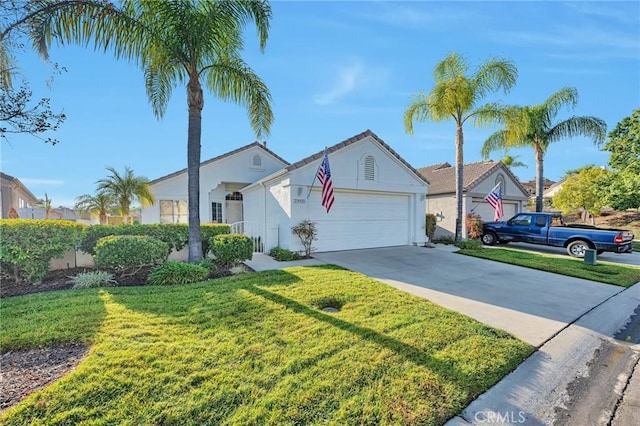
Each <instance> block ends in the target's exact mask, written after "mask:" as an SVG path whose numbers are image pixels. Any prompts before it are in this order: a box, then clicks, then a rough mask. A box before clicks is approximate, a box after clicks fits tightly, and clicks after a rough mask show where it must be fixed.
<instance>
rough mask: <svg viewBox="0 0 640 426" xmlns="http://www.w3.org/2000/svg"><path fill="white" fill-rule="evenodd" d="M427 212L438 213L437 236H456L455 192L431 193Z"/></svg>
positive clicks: (428, 198)
mask: <svg viewBox="0 0 640 426" xmlns="http://www.w3.org/2000/svg"><path fill="white" fill-rule="evenodd" d="M427 213H433V214H435V215H436V221H437V222H436V233H435V235H434V236H435V238H440V237H454V236H455V234H456V197H455V195H453V194H439V195H429V196H428V197H427Z"/></svg>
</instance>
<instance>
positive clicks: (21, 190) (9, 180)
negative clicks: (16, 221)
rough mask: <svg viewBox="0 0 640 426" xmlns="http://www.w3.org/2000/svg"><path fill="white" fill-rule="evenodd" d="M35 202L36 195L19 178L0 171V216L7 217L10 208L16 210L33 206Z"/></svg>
mask: <svg viewBox="0 0 640 426" xmlns="http://www.w3.org/2000/svg"><path fill="white" fill-rule="evenodd" d="M37 202H38V199H37V198H36V196H35V195H33V194H32V193H31V191H29V190H28V189H27V187H26V186H24V185H23V184H22V182H20V180H18V179H16V178H14V177H13V176H9V175H7V174H5V173H2V172H0V218H2V219H6V218H8V217H9V210H11V209H12V208H13V209H15V210H16V212H17V211H18V209H26V208H30V207H33V206H35V205H36V203H37ZM21 217H22V216H21Z"/></svg>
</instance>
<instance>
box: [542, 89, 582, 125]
mask: <svg viewBox="0 0 640 426" xmlns="http://www.w3.org/2000/svg"><path fill="white" fill-rule="evenodd" d="M577 104H578V90H576V89H575V88H574V87H563V88H562V89H560V90H558V91H557V92H555V93H553V94H552V95H551V96H549V97H548V98H547V100H546V101H544V103H543V104H542V105H541V108H542V109H543V110H544V111H545V112H546V114H545V115H546V117H545V118H546V120H547V122H548V123H551V122H552V121H553V120H554V119H555V117H556V116H557V115H558V112H560V109H562V108H564V107H567V108H570V109H573V108H575V106H576V105H577ZM549 127H550V126H549Z"/></svg>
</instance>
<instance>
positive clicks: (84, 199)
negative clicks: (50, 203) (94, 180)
mask: <svg viewBox="0 0 640 426" xmlns="http://www.w3.org/2000/svg"><path fill="white" fill-rule="evenodd" d="M76 209H78V210H79V211H80V212H89V213H93V214H97V215H98V217H99V218H100V224H101V225H104V224H106V223H107V214H109V213H110V212H112V211H114V210H115V209H116V204H115V201H114V200H113V198H112V197H111V196H110V195H109V194H107V193H106V192H98V193H96V195H90V194H83V195H80V196H79V197H76Z"/></svg>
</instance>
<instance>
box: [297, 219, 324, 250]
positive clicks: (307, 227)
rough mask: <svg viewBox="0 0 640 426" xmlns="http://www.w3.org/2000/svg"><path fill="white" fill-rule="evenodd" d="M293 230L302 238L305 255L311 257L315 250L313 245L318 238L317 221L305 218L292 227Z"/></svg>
mask: <svg viewBox="0 0 640 426" xmlns="http://www.w3.org/2000/svg"><path fill="white" fill-rule="evenodd" d="M291 231H292V232H293V233H294V234H295V235H297V236H298V238H299V239H300V242H301V243H302V247H304V255H305V257H311V251H312V250H313V249H312V247H311V245H312V244H313V242H314V241H316V240H317V239H318V230H317V229H316V223H315V222H312V221H310V220H309V219H305V220H303V221H302V222H300V223H299V224H297V225H296V226H294V227H293V228H291Z"/></svg>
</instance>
